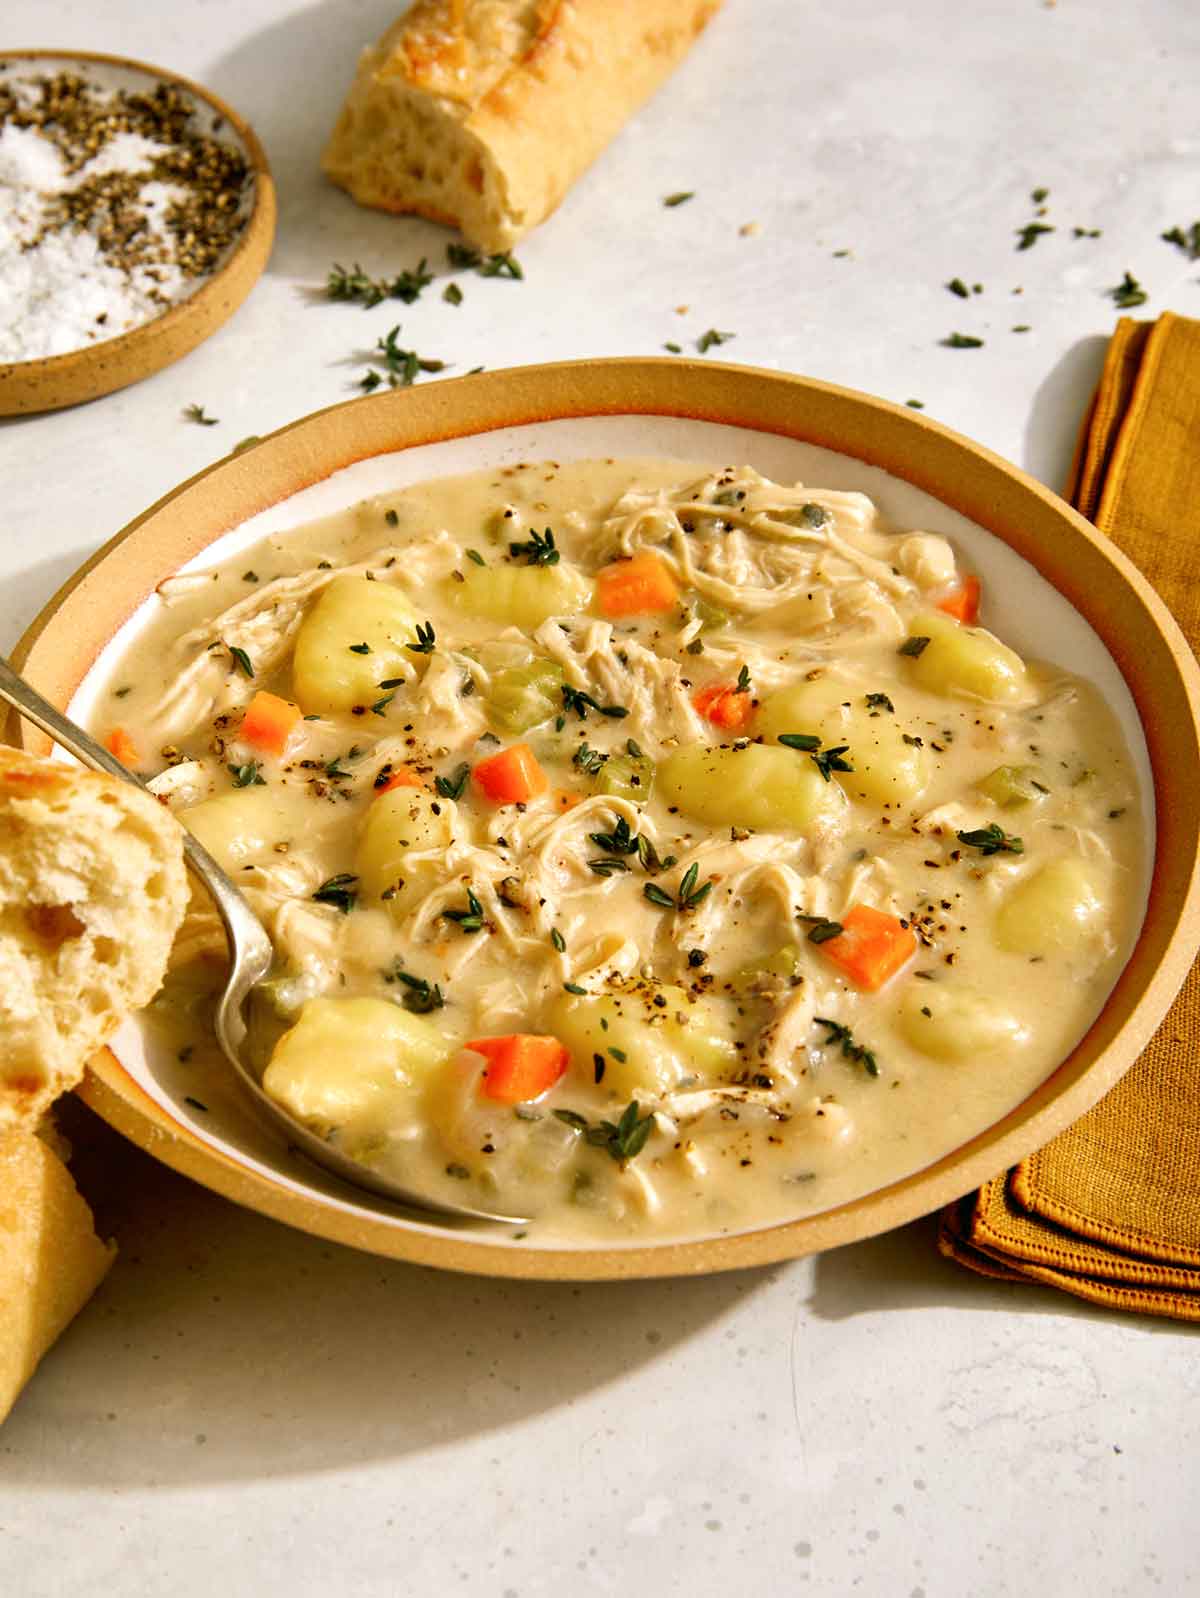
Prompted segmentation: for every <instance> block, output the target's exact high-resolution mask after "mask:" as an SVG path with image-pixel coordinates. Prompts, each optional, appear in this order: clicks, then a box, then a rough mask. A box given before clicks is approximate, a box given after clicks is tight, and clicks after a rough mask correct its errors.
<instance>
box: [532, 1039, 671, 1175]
mask: <svg viewBox="0 0 1200 1598" xmlns="http://www.w3.org/2000/svg"><path fill="white" fill-rule="evenodd" d="M609 1052H610V1053H612V1054H614V1055H616V1054H618V1052H619V1051H618V1050H616V1049H612V1050H610V1051H609ZM641 1109H642V1107H641V1105H640V1104H639V1103H638V1101H637V1100H636V1099H630V1101H629V1103H628V1104H627V1105H626V1106H625V1109H624V1110H623V1111H622V1112H621V1118H620V1120H619V1121H597V1122H596V1123H595V1125H592V1123H591V1122H589V1120H588V1118H587V1116H586V1115H580V1114H579V1112H578V1110H555V1112H554V1114H555V1115H556V1116H557V1118H558V1119H559V1120H560V1121H562V1122H563V1123H564V1124H565V1125H567V1126H572V1127H574V1128H575V1130H576V1131H577V1132H582V1133H583V1136H584V1140H585V1142H587V1143H590V1144H591V1145H592V1147H593V1148H598V1149H603V1150H604V1151H605V1153H606V1154H608V1155H610V1156H611V1157H612V1158H613V1159H614V1160H615V1161H616V1162H617V1164H618V1165H626V1164H628V1162H629V1161H630V1160H635V1159H636V1158H637V1157H638V1155H639V1154H640V1153H641V1152H642V1150H643V1149H644V1148H645V1146H646V1139H647V1138H648V1137H649V1136H650V1131H651V1128H652V1127H653V1125H654V1113H653V1111H651V1112H650V1113H649V1114H648V1115H643V1114H642V1113H641Z"/></svg>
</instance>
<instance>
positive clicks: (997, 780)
mask: <svg viewBox="0 0 1200 1598" xmlns="http://www.w3.org/2000/svg"><path fill="white" fill-rule="evenodd" d="M975 786H976V787H977V788H978V789H979V792H980V793H981V794H983V796H984V798H985V799H990V800H991V801H992V803H993V804H997V805H999V806H1000V807H1001V808H1002V809H1004V810H1012V809H1014V808H1015V807H1016V806H1018V805H1028V804H1038V803H1040V801H1041V800H1043V799H1044V798H1045V797H1046V792H1047V790H1046V788H1045V786H1044V784H1042V783H1039V782H1038V780H1037V778H1036V777H1035V776H1034V768H1033V767H1032V766H997V767H996V769H995V771H989V772H988V774H987V776H986V777H981V778H980V780H979V781H978V782H977V783H976V784H975Z"/></svg>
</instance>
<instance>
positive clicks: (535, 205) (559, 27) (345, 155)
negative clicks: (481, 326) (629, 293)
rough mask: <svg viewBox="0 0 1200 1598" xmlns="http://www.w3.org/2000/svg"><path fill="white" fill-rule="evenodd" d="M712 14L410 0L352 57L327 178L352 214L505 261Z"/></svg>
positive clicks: (600, 1)
mask: <svg viewBox="0 0 1200 1598" xmlns="http://www.w3.org/2000/svg"><path fill="white" fill-rule="evenodd" d="M720 4H721V0H417V3H416V4H415V5H414V6H413V7H412V8H411V9H410V10H409V11H408V12H406V13H405V15H404V16H403V17H401V18H400V20H399V21H398V22H396V23H394V24H393V25H392V26H391V27H390V28H389V29H388V31H387V32H386V33H385V34H384V35H383V37H382V38H381V39H380V40H379V42H378V44H376V45H374V46H372V47H371V48H369V49H367V50H365V51H364V52H363V55H362V58H361V60H360V63H359V69H358V76H357V77H356V78H355V80H354V84H353V86H352V87H351V89H350V93H349V95H348V96H347V99H346V103H345V105H344V106H343V108H342V112H341V115H340V117H339V118H338V122H337V126H336V127H335V129H334V132H333V136H332V138H331V139H330V141H329V146H328V148H327V149H326V151H325V156H324V159H323V161H322V166H323V167H324V169H325V171H326V172H327V173H328V175H329V176H330V177H331V178H332V179H333V181H334V182H335V183H340V184H341V185H342V187H343V188H345V189H348V190H349V191H350V193H351V194H352V195H353V196H354V198H355V199H356V200H358V201H359V202H360V203H361V204H363V205H372V206H376V207H378V208H379V209H380V210H384V211H415V212H417V213H419V214H420V215H421V216H426V217H430V218H431V219H432V220H433V221H435V222H447V223H450V224H452V225H456V226H458V227H459V228H460V229H461V230H462V232H463V234H464V235H465V236H466V237H467V238H468V239H469V240H470V241H471V242H472V243H473V244H476V245H478V246H479V247H480V248H481V249H484V250H488V251H494V252H498V251H504V250H508V249H511V247H512V246H513V245H514V244H515V243H516V242H517V240H518V239H520V238H521V237H522V235H523V234H525V233H527V232H528V231H529V229H530V228H532V227H536V225H537V224H538V223H539V222H541V221H542V220H543V219H544V218H545V217H547V216H549V214H550V212H551V211H553V210H554V208H555V206H557V205H558V203H559V201H560V200H561V199H562V197H563V195H564V194H565V193H566V192H567V190H568V189H569V188H570V186H571V184H572V183H573V182H574V181H575V179H576V178H577V177H578V176H579V174H580V173H581V172H582V171H583V170H584V169H585V168H586V167H587V166H589V165H590V164H591V162H592V161H593V160H594V159H595V158H596V156H597V155H599V153H600V151H601V150H603V148H604V147H605V145H606V144H607V143H608V142H609V140H610V139H612V138H613V136H614V135H615V134H616V133H617V132H618V130H619V129H620V128H621V126H622V124H623V123H624V122H625V121H626V119H627V118H628V117H629V116H630V115H632V113H633V112H634V111H635V110H636V109H637V107H638V106H640V105H641V104H642V103H643V101H645V100H647V99H649V97H650V95H652V94H653V93H654V91H655V89H657V88H658V86H659V85H660V84H661V83H662V82H663V80H664V79H665V78H666V77H667V76H668V75H669V74H670V73H671V72H672V71H673V69H674V68H675V67H676V66H677V65H678V64H679V62H680V61H681V60H682V59H683V57H684V55H685V54H686V53H687V50H688V48H689V47H690V45H691V44H692V42H693V40H694V39H695V37H696V35H697V34H698V33H699V32H700V30H701V29H702V28H703V27H704V25H705V23H706V22H707V21H708V19H709V18H710V17H711V16H712V15H713V13H714V12H715V11H716V10H717V9H718V7H719V6H720Z"/></svg>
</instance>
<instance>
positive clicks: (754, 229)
mask: <svg viewBox="0 0 1200 1598" xmlns="http://www.w3.org/2000/svg"><path fill="white" fill-rule="evenodd" d="M738 232H739V233H740V234H741V236H742V238H744V239H756V238H757V237H758V235H759V234H760V233H761V232H762V223H761V222H743V223H742V225H741V227H740V228H738Z"/></svg>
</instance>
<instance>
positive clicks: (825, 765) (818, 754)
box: [779, 732, 854, 782]
mask: <svg viewBox="0 0 1200 1598" xmlns="http://www.w3.org/2000/svg"><path fill="white" fill-rule="evenodd" d="M779 742H780V743H781V744H782V745H783V746H784V748H785V749H798V750H799V751H800V752H801V754H805V755H809V756H811V758H812V763H813V765H814V766H816V768H817V770H818V771H819V772H820V773H821V775H822V777H824V779H825V781H826V782H830V781H831V780H832V777H833V773H834V772H835V771H853V770H854V767H853V766H852V765H851V764H850V762H849V761H848V760H847V759H845V756H846V755H848V754H849V753H850V745H849V744H834V745H833V747H832V748H830V749H822V748H821V740H820V739H819V738H818V737H817V735H816V733H812V732H781V733H780V734H779Z"/></svg>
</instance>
